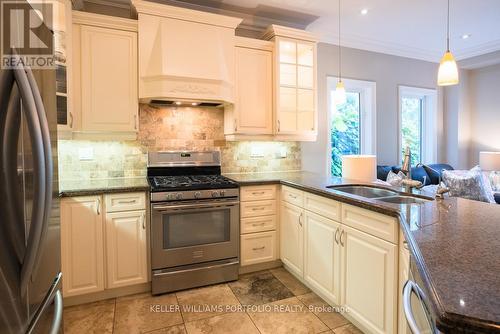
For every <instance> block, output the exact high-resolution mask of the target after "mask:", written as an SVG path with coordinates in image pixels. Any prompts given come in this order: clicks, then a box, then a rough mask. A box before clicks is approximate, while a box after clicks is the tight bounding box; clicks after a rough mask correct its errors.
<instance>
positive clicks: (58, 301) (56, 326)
mask: <svg viewBox="0 0 500 334" xmlns="http://www.w3.org/2000/svg"><path fill="white" fill-rule="evenodd" d="M62 318H63V298H62V294H61V290H57V292H56V295H55V296H54V318H53V319H52V327H51V328H50V332H49V333H50V334H58V333H59V331H60V329H61V323H62Z"/></svg>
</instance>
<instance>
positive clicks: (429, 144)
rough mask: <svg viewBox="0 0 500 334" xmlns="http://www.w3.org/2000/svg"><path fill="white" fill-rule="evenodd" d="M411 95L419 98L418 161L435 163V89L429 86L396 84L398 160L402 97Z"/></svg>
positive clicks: (399, 157)
mask: <svg viewBox="0 0 500 334" xmlns="http://www.w3.org/2000/svg"><path fill="white" fill-rule="evenodd" d="M403 97H413V98H415V97H416V98H419V99H420V100H421V103H422V105H421V111H420V112H421V118H420V124H421V127H420V140H421V142H420V151H421V152H420V162H421V163H424V164H429V163H435V162H436V159H437V145H438V144H437V135H438V133H437V90H436V89H430V88H421V87H412V86H404V85H399V86H398V162H399V163H401V161H402V160H403V147H402V145H403V134H402V132H401V130H402V123H403V116H402V115H403V114H402V112H403V110H402V98H403Z"/></svg>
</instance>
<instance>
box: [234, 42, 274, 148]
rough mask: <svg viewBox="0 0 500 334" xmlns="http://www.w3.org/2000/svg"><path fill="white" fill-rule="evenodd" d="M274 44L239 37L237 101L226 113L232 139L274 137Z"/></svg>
mask: <svg viewBox="0 0 500 334" xmlns="http://www.w3.org/2000/svg"><path fill="white" fill-rule="evenodd" d="M272 45H273V44H272V43H270V42H267V41H258V40H252V39H249V38H243V37H238V38H237V44H236V48H235V54H236V55H235V56H236V72H235V73H236V79H235V82H236V98H235V103H234V106H232V107H227V108H226V110H225V113H224V129H225V131H224V133H225V135H226V139H228V140H243V139H245V138H251V139H259V138H262V139H269V136H271V135H272V134H273V57H272V56H273V53H272Z"/></svg>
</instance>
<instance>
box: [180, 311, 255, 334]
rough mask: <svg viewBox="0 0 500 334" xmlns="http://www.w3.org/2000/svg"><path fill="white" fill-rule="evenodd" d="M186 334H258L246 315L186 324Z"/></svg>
mask: <svg viewBox="0 0 500 334" xmlns="http://www.w3.org/2000/svg"><path fill="white" fill-rule="evenodd" d="M186 329H187V333H188V334H226V333H231V334H238V333H241V334H259V331H258V330H257V328H256V327H255V325H254V324H253V322H252V320H250V317H249V316H248V314H246V313H226V314H223V315H218V316H215V317H211V318H207V319H201V320H196V321H192V322H187V323H186Z"/></svg>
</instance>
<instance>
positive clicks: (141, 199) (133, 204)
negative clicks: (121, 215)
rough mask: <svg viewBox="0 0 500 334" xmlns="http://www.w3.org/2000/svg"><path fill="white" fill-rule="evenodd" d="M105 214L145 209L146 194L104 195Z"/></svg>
mask: <svg viewBox="0 0 500 334" xmlns="http://www.w3.org/2000/svg"><path fill="white" fill-rule="evenodd" d="M104 202H105V203H106V212H118V211H132V210H145V209H146V194H145V193H143V192H140V193H120V194H109V195H104Z"/></svg>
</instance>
